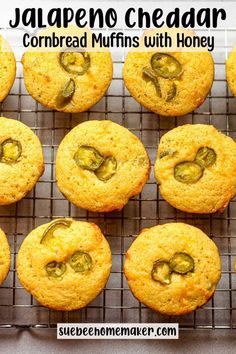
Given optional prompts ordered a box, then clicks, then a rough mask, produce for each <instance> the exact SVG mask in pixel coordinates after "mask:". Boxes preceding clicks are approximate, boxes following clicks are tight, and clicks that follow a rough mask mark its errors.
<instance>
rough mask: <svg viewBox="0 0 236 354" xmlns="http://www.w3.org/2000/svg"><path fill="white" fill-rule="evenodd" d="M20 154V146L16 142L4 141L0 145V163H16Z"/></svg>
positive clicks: (11, 140)
mask: <svg viewBox="0 0 236 354" xmlns="http://www.w3.org/2000/svg"><path fill="white" fill-rule="evenodd" d="M21 153H22V145H21V143H20V142H19V141H18V140H14V139H11V138H9V139H6V140H4V141H3V142H2V143H1V145H0V161H1V162H5V163H14V162H17V160H18V159H19V157H20V156H21Z"/></svg>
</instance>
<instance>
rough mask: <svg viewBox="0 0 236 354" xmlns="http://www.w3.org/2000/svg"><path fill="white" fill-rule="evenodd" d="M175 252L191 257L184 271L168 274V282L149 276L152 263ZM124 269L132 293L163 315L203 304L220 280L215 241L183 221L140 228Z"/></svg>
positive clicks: (171, 255) (218, 258) (189, 310)
mask: <svg viewBox="0 0 236 354" xmlns="http://www.w3.org/2000/svg"><path fill="white" fill-rule="evenodd" d="M177 252H184V253H187V254H188V255H189V256H191V257H192V259H193V260H194V270H193V271H191V272H188V273H187V274H177V273H174V272H173V273H171V276H170V277H171V278H170V284H161V283H160V282H158V281H155V280H153V279H152V276H151V272H152V267H153V263H154V262H155V261H157V260H159V259H164V260H166V261H169V260H170V259H171V257H173V256H174V254H175V253H177ZM124 272H125V275H126V278H127V280H128V284H129V287H130V289H131V291H132V292H133V294H134V296H135V297H136V298H137V299H138V300H139V301H141V302H142V303H144V304H145V305H146V306H148V307H150V308H152V309H153V310H155V311H158V312H161V313H162V314H165V315H183V314H186V313H189V312H191V311H194V310H195V309H196V308H198V307H200V306H202V305H204V304H205V303H206V302H207V301H208V299H210V297H211V296H212V295H213V294H214V291H215V288H216V285H217V283H218V281H219V279H220V274H221V261H220V257H219V252H218V249H217V247H216V245H215V243H214V242H213V241H212V240H211V239H210V238H209V237H208V236H207V235H206V234H204V233H203V232H202V231H201V230H199V229H198V228H196V227H193V226H190V225H187V224H184V223H169V224H164V225H158V226H154V227H151V228H150V229H144V230H143V231H142V232H141V234H140V235H139V236H138V237H137V238H136V239H135V241H134V242H133V244H132V245H131V247H130V248H129V250H128V252H127V254H126V261H125V265H124Z"/></svg>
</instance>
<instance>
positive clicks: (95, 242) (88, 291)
mask: <svg viewBox="0 0 236 354" xmlns="http://www.w3.org/2000/svg"><path fill="white" fill-rule="evenodd" d="M110 270H111V251H110V247H109V245H108V243H107V241H106V239H105V237H104V236H103V234H102V233H101V230H100V229H99V227H98V226H97V225H95V224H92V223H88V222H81V221H74V220H72V219H57V220H54V221H52V222H51V223H48V224H44V225H41V226H39V227H37V228H36V229H34V230H33V231H32V232H31V233H30V234H29V235H28V236H27V237H26V238H25V240H24V241H23V243H22V245H21V247H20V250H19V254H18V257H17V274H18V277H19V279H20V282H21V283H22V285H23V286H24V287H25V288H26V290H27V291H29V292H30V293H31V294H32V295H33V296H34V297H35V298H36V300H37V301H38V302H40V303H41V304H42V305H43V306H45V307H49V308H51V309H55V310H62V311H69V310H75V309H80V308H82V307H84V306H86V305H87V304H88V303H90V302H91V301H92V300H93V299H94V298H95V297H96V296H98V295H99V293H100V292H101V291H102V290H103V288H104V286H105V285H106V282H107V280H108V277H109V274H110Z"/></svg>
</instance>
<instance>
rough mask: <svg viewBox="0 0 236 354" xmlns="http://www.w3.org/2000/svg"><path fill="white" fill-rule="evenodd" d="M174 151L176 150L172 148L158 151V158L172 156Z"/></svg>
mask: <svg viewBox="0 0 236 354" xmlns="http://www.w3.org/2000/svg"><path fill="white" fill-rule="evenodd" d="M176 152H177V150H176V149H174V148H169V149H166V150H164V151H162V152H161V153H160V155H159V158H160V159H163V157H166V156H173V155H174V154H175V153H176Z"/></svg>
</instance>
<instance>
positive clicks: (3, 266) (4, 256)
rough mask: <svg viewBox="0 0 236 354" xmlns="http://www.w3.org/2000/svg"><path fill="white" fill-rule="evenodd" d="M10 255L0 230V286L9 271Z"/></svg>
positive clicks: (3, 234)
mask: <svg viewBox="0 0 236 354" xmlns="http://www.w3.org/2000/svg"><path fill="white" fill-rule="evenodd" d="M10 261H11V253H10V247H9V244H8V241H7V238H6V235H5V233H4V232H3V231H2V229H0V284H2V282H3V281H4V279H5V278H6V276H7V274H8V272H9V269H10Z"/></svg>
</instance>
